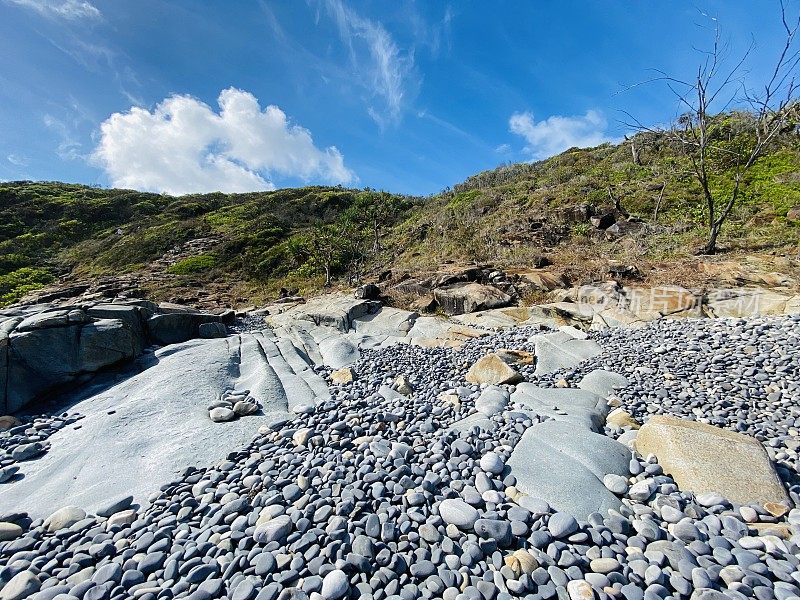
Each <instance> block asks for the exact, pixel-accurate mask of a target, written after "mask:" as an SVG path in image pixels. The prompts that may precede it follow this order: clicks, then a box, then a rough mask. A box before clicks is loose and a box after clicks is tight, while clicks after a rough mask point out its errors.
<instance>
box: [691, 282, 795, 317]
mask: <svg viewBox="0 0 800 600" xmlns="http://www.w3.org/2000/svg"><path fill="white" fill-rule="evenodd" d="M791 303H792V297H791V296H789V295H787V294H781V293H778V292H774V291H771V290H764V289H742V290H731V289H723V290H715V291H713V292H710V293H709V294H708V295H707V296H706V311H707V313H708V314H709V315H710V316H712V317H736V318H741V317H752V316H763V315H782V314H790V313H791V312H793V311H792V310H791V308H790V307H791Z"/></svg>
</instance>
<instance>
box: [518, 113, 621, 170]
mask: <svg viewBox="0 0 800 600" xmlns="http://www.w3.org/2000/svg"><path fill="white" fill-rule="evenodd" d="M508 126H509V129H510V130H511V133H516V134H517V135H520V136H522V137H523V138H525V141H526V142H527V143H528V145H527V146H526V147H525V151H526V152H528V153H530V154H531V156H532V157H533V158H534V159H542V158H547V157H549V156H554V155H556V154H558V153H559V152H563V151H564V150H566V149H567V148H574V147H577V148H588V147H591V146H598V145H600V144H602V143H603V142H607V141H609V140H610V137H609V136H608V134H607V133H606V128H607V127H608V122H607V121H606V119H605V117H604V116H603V113H601V112H599V111H596V110H588V111H586V114H585V115H579V116H573V117H564V116H560V115H553V116H551V117H547V118H546V119H545V120H544V121H539V122H538V123H537V122H535V121H534V119H533V115H532V114H531V113H529V112H523V113H514V114H513V115H511V118H510V119H509V120H508Z"/></svg>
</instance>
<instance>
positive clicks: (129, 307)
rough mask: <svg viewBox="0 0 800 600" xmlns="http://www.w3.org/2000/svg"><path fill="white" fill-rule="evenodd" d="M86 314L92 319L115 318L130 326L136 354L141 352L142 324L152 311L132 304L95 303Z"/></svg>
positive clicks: (143, 342) (142, 339) (142, 344)
mask: <svg viewBox="0 0 800 600" xmlns="http://www.w3.org/2000/svg"><path fill="white" fill-rule="evenodd" d="M86 314H87V315H88V316H90V317H92V318H94V319H116V320H118V321H122V322H123V323H125V324H127V325H128V327H130V329H131V331H132V332H133V338H134V346H135V349H136V354H137V355H138V354H141V352H142V350H143V349H144V344H145V341H146V334H145V327H144V324H145V322H146V321H147V319H148V318H150V317H151V316H153V314H154V311H153V310H151V309H149V308H147V307H144V306H136V305H133V304H96V305H95V306H92V307H91V308H89V309H87V310H86Z"/></svg>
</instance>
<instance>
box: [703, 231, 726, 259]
mask: <svg viewBox="0 0 800 600" xmlns="http://www.w3.org/2000/svg"><path fill="white" fill-rule="evenodd" d="M720 227H721V223H712V224H711V229H710V231H709V236H708V242H707V243H706V245H705V246H704V247H703V250H702V252H701V254H709V255H710V254H716V253H717V237H718V236H719V230H720Z"/></svg>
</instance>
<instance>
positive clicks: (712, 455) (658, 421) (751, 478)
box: [636, 415, 790, 505]
mask: <svg viewBox="0 0 800 600" xmlns="http://www.w3.org/2000/svg"><path fill="white" fill-rule="evenodd" d="M636 449H637V450H638V451H639V453H640V454H642V455H643V456H646V455H648V454H654V455H655V456H656V457H658V462H659V464H660V465H661V467H662V468H663V469H664V471H665V472H666V473H668V474H669V475H671V476H672V477H673V478H674V479H675V482H676V483H677V484H678V486H679V487H680V488H681V489H683V490H690V491H692V492H694V493H696V494H701V493H705V492H718V493H720V494H722V495H723V496H724V497H725V498H727V499H728V500H731V501H732V502H740V503H742V504H749V503H752V502H757V503H760V504H763V503H766V502H777V503H782V504H786V505H790V500H789V496H788V495H787V493H786V490H785V489H784V487H783V485H782V484H781V481H780V479H778V475H777V473H776V472H775V468H774V467H773V465H772V462H771V461H770V459H769V456H768V455H767V452H766V451H765V450H764V447H763V446H762V445H761V443H760V442H758V441H757V440H755V439H753V438H751V437H749V436H746V435H743V434H741V433H734V432H732V431H727V430H724V429H720V428H718V427H713V426H712V425H706V424H704V423H698V422H696V421H689V420H686V419H677V418H675V417H668V416H664V415H657V416H653V417H651V418H650V420H649V421H648V422H647V423H645V424H644V425H643V426H642V428H641V429H640V430H639V435H638V436H637V438H636Z"/></svg>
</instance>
